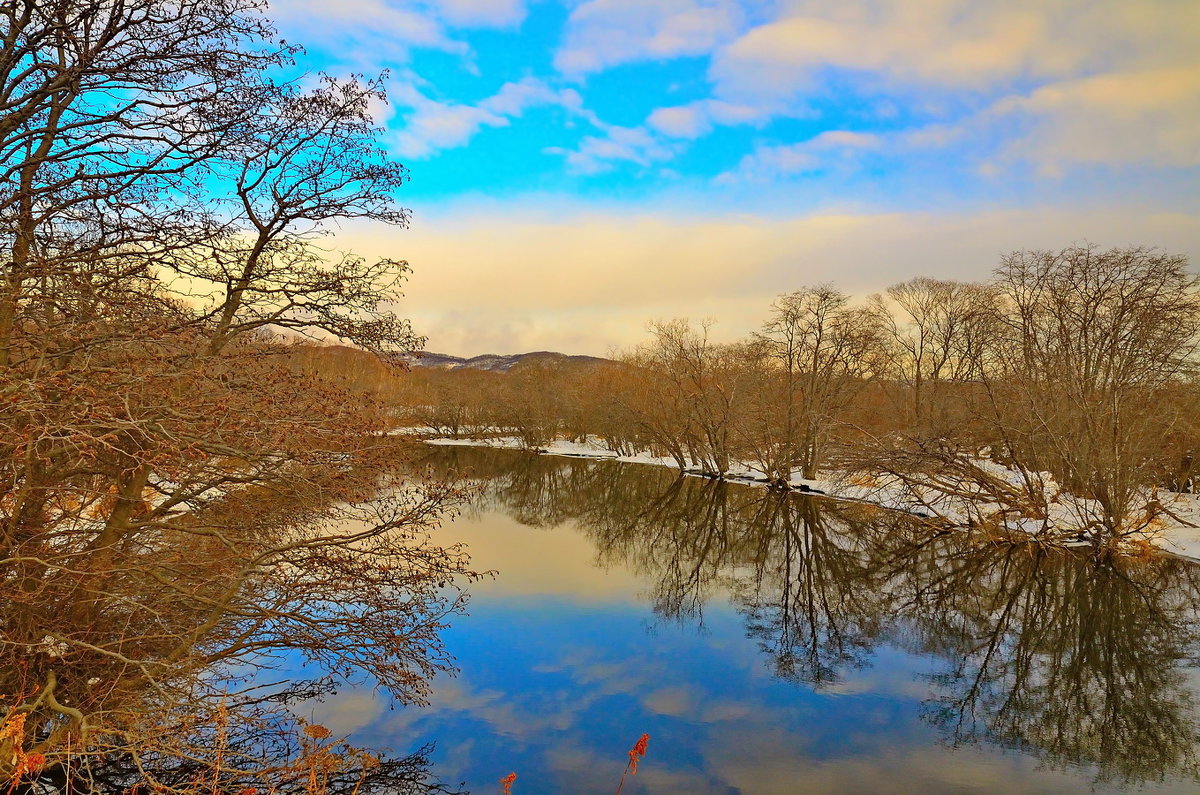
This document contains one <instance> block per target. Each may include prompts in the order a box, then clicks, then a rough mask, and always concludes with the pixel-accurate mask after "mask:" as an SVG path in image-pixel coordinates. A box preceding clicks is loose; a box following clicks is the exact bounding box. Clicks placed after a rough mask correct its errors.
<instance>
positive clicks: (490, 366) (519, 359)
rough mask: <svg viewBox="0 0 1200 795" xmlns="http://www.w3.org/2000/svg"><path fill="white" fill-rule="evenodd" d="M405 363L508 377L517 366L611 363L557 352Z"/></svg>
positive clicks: (436, 357) (428, 354)
mask: <svg viewBox="0 0 1200 795" xmlns="http://www.w3.org/2000/svg"><path fill="white" fill-rule="evenodd" d="M405 359H406V361H407V362H408V363H409V364H410V365H411V366H413V367H433V368H437V369H439V370H487V371H489V372H494V373H507V372H508V371H509V370H511V369H512V368H513V367H515V366H516V365H518V364H520V365H530V364H533V365H537V364H601V363H603V362H607V361H609V360H608V359H602V358H600V357H599V356H570V355H568V354H565V353H557V352H555V351H531V352H530V353H513V354H509V355H500V354H495V353H485V354H482V355H480V356H472V357H471V358H469V359H464V358H463V357H461V356H451V355H449V354H446V353H434V352H433V351H419V352H417V353H415V354H412V355H410V356H407V357H405Z"/></svg>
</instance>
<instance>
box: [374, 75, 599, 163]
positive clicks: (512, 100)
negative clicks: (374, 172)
mask: <svg viewBox="0 0 1200 795" xmlns="http://www.w3.org/2000/svg"><path fill="white" fill-rule="evenodd" d="M392 93H393V95H394V98H395V100H396V102H397V104H399V105H402V106H407V107H408V108H410V109H411V111H410V112H409V113H408V114H407V115H406V116H405V117H404V118H403V119H402V120H401V121H398V122H396V123H394V124H393V125H392V126H393V127H394V128H396V132H394V133H393V134H392V135H391V137H390V140H389V147H390V148H391V149H392V150H393V151H394V152H395V153H396V154H398V155H400V156H401V157H407V158H421V157H428V156H430V155H432V154H434V153H436V152H438V151H441V150H443V149H453V148H455V147H459V146H463V145H465V144H466V143H468V142H469V141H470V140H471V138H473V137H474V136H475V134H476V133H478V132H479V131H480V130H481V129H483V128H484V127H506V126H508V124H509V123H510V121H511V119H513V118H516V117H519V116H521V115H522V114H523V113H524V112H525V110H526V109H528V108H531V107H536V106H539V105H551V104H564V105H570V104H572V103H573V101H574V99H575V98H576V97H577V95H575V94H574V92H571V93H570V94H564V92H559V91H556V90H554V89H551V88H550V87H549V86H547V85H546V84H545V83H543V82H542V81H540V80H538V79H536V78H531V77H527V78H525V79H523V80H520V81H518V82H515V83H505V84H504V85H503V86H501V87H500V90H499V91H498V92H497V93H496V94H494V95H492V96H491V97H488V98H487V99H484V100H483V101H481V102H480V103H478V104H477V105H464V104H459V103H453V102H439V101H437V100H433V99H430V98H428V97H426V96H425V95H424V94H422V93H421V92H420V91H419V90H418V89H417V88H416V87H415V86H413V85H412V84H402V85H400V86H399V87H398V88H396V89H394V90H393V91H392Z"/></svg>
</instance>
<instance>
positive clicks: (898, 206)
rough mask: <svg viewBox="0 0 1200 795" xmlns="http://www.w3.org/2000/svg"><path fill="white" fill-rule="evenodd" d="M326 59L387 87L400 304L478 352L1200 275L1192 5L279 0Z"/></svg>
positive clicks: (438, 342) (1196, 22)
mask: <svg viewBox="0 0 1200 795" xmlns="http://www.w3.org/2000/svg"><path fill="white" fill-rule="evenodd" d="M271 15H272V17H273V18H274V20H275V21H276V23H277V25H278V27H279V30H280V32H281V34H282V35H283V36H284V38H286V39H287V40H288V41H293V42H297V43H300V44H302V45H303V46H304V47H305V54H304V55H303V56H301V60H300V66H301V67H303V68H304V69H308V70H312V71H324V72H327V73H329V74H333V75H336V76H346V75H349V74H361V75H368V76H374V75H377V74H379V73H381V72H386V73H387V77H386V79H385V85H386V87H387V90H388V95H389V102H388V104H386V105H380V107H379V108H378V110H377V120H378V122H379V123H380V124H381V126H382V127H383V128H384V133H383V142H384V144H385V145H386V147H387V149H388V150H389V152H391V153H392V154H393V155H394V156H395V157H396V158H397V159H398V160H399V161H400V162H402V163H404V164H405V165H406V166H407V167H408V169H409V171H410V181H409V182H408V184H407V185H406V186H405V187H404V189H403V190H402V192H401V193H400V195H399V196H398V199H399V200H400V203H401V204H402V205H403V206H405V207H407V208H409V209H411V211H412V221H411V225H410V227H409V228H408V229H397V228H393V227H387V226H382V225H375V224H363V223H358V224H347V225H344V226H342V227H340V228H339V229H338V230H337V231H336V237H335V245H337V246H338V247H339V248H345V249H350V250H353V251H355V252H357V253H359V254H363V255H365V256H389V257H395V258H399V259H405V260H407V261H408V262H409V263H410V264H411V266H412V268H413V274H412V277H411V279H410V281H409V284H408V287H407V289H406V298H405V300H404V301H403V303H402V304H401V305H400V307H399V311H400V312H401V313H403V314H404V315H406V316H408V317H410V318H412V320H413V323H414V326H415V327H416V330H417V331H418V333H421V334H424V335H426V336H428V338H429V341H428V345H427V347H428V348H429V349H430V350H436V351H440V352H445V353H451V354H456V355H468V356H469V355H476V354H481V353H517V352H522V351H528V350H559V351H563V352H566V353H585V354H595V355H606V354H609V353H612V352H614V351H618V350H623V349H627V348H629V347H631V346H633V345H636V344H638V343H639V342H641V341H643V340H644V339H645V338H646V336H647V331H646V329H647V324H648V323H649V322H650V321H652V320H656V319H668V318H673V317H689V318H695V319H699V318H712V319H715V320H716V321H717V323H716V326H715V327H714V332H715V334H716V336H717V337H718V338H721V339H729V340H732V339H736V338H738V337H741V336H743V335H745V334H746V333H748V332H749V331H751V330H753V329H754V328H756V327H757V326H759V325H760V324H761V322H762V321H763V319H764V317H765V315H766V313H767V310H768V306H769V305H770V303H771V301H772V299H773V298H774V297H775V296H777V295H779V294H782V293H787V292H791V291H794V290H798V289H801V288H803V287H806V286H810V285H814V284H821V283H827V282H832V283H833V284H834V285H836V286H837V287H839V288H841V289H843V290H844V291H846V292H848V293H850V294H852V295H855V296H866V295H868V294H870V293H872V292H876V291H879V290H882V289H884V288H886V287H887V286H888V285H889V284H893V283H895V282H898V281H903V280H905V279H908V278H911V277H913V276H918V275H923V276H934V277H939V278H959V279H967V280H978V279H985V278H987V276H988V274H989V273H990V272H991V270H992V269H993V268H994V267H995V265H996V263H997V262H998V260H999V258H1000V256H1001V255H1002V254H1003V253H1004V252H1007V251H1012V250H1016V249H1028V248H1062V247H1064V246H1067V245H1071V244H1075V243H1081V242H1092V243H1094V244H1096V245H1100V246H1120V245H1129V244H1145V245H1154V246H1159V247H1161V248H1163V249H1164V250H1166V251H1169V252H1171V253H1182V254H1186V255H1188V256H1189V257H1190V258H1191V260H1192V262H1193V265H1194V267H1197V266H1200V3H1197V2H1195V0H1137V1H1126V2H1116V1H1115V0H1029V1H1027V0H1007V1H1006V2H1003V3H997V2H992V1H990V0H894V1H893V0H740V2H739V1H738V0H583V1H582V2H580V1H579V0H338V2H327V0H271Z"/></svg>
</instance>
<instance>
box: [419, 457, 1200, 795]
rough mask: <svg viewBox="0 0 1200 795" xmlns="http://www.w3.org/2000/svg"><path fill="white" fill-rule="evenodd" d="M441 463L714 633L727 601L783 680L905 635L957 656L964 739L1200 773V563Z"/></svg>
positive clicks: (480, 461) (1067, 758) (490, 461)
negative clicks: (708, 620) (1195, 671)
mask: <svg viewBox="0 0 1200 795" xmlns="http://www.w3.org/2000/svg"><path fill="white" fill-rule="evenodd" d="M431 461H432V462H434V463H435V465H438V466H448V467H451V468H454V469H456V470H458V471H460V472H469V473H471V474H472V475H473V476H474V477H476V478H478V479H479V480H480V481H481V482H483V483H484V484H485V489H484V493H483V495H482V496H481V498H480V499H479V501H478V502H477V506H478V507H479V508H480V509H484V508H487V509H496V508H498V509H501V510H504V511H506V512H508V513H509V514H511V515H512V516H513V517H514V518H516V519H518V520H519V521H521V522H523V523H525V524H529V525H533V526H557V525H559V524H562V523H563V522H566V521H568V520H571V521H574V522H575V523H576V524H578V526H579V527H580V528H582V530H583V532H585V533H586V534H587V535H588V536H590V538H591V540H592V541H593V542H594V543H595V545H596V547H597V550H598V558H599V560H598V562H599V564H600V565H602V566H605V567H610V566H623V567H627V568H629V569H631V570H633V571H635V572H637V573H639V574H642V575H646V576H648V577H649V578H650V579H651V580H652V581H653V582H654V583H655V585H654V592H653V607H654V610H655V612H656V613H657V614H658V615H659V616H660V617H662V618H663V619H668V620H674V621H686V622H695V623H698V624H702V623H703V620H704V616H703V611H704V605H705V603H706V601H708V600H709V599H711V598H713V597H720V595H721V594H724V593H727V594H729V595H730V597H731V599H732V602H733V605H734V607H735V608H736V610H737V611H738V612H739V613H740V614H741V615H742V616H743V618H744V620H745V625H746V628H747V631H748V633H749V634H750V635H751V636H752V637H754V638H755V639H757V641H758V643H759V646H760V648H761V649H762V651H763V653H764V654H765V655H767V657H768V659H769V661H770V665H771V666H772V669H773V672H774V674H775V675H776V676H778V677H780V678H784V679H787V680H792V681H795V682H798V683H803V684H805V685H807V686H809V687H812V688H815V689H822V688H828V687H830V686H833V685H835V684H836V683H838V682H839V680H840V679H841V678H842V677H843V676H844V675H845V674H846V673H847V672H848V671H849V670H852V669H855V668H861V667H864V666H869V665H870V664H871V661H872V656H873V652H874V650H875V649H876V648H877V647H878V646H879V645H881V644H889V645H892V646H897V647H900V648H903V649H905V650H907V651H910V652H913V653H917V654H927V655H931V656H932V657H933V658H935V659H936V660H939V661H941V663H940V666H939V667H940V669H941V670H940V671H939V672H938V673H936V674H934V675H933V676H930V677H928V679H929V681H928V682H927V685H928V696H927V698H926V700H925V701H924V717H925V719H926V720H927V721H928V722H929V723H931V724H932V725H934V726H937V727H938V728H939V729H940V731H941V733H942V736H943V737H944V739H945V741H946V742H947V743H950V744H954V745H958V744H964V743H978V742H990V743H997V744H1000V745H1002V746H1004V747H1009V748H1015V749H1020V750H1021V751H1024V752H1026V753H1030V754H1032V755H1034V756H1036V757H1037V758H1039V759H1040V760H1041V761H1042V763H1043V764H1045V765H1047V766H1050V767H1065V766H1073V765H1091V766H1095V768H1096V770H1097V771H1098V776H1099V778H1100V779H1101V780H1104V781H1110V782H1124V783H1136V782H1145V781H1156V780H1163V779H1165V778H1168V777H1174V776H1184V777H1188V778H1196V779H1197V780H1200V763H1198V757H1197V746H1198V744H1200V734H1198V730H1197V727H1198V721H1197V714H1196V709H1195V703H1194V701H1195V699H1194V693H1193V690H1192V689H1191V687H1190V686H1189V683H1188V676H1189V669H1192V668H1193V667H1194V666H1196V665H1197V647H1198V636H1200V630H1198V628H1197V624H1196V618H1197V616H1198V615H1200V566H1196V565H1194V564H1191V563H1189V562H1187V561H1183V560H1179V559H1175V558H1170V557H1165V556H1161V557H1154V558H1150V559H1128V558H1110V559H1101V560H1098V559H1096V558H1094V557H1091V556H1087V555H1082V554H1073V553H1070V552H1066V551H1047V550H1044V549H1038V548H1036V547H1032V546H1020V545H1011V544H994V543H985V542H982V541H980V540H979V539H972V538H970V537H969V536H968V535H967V534H966V533H951V534H946V533H942V534H937V533H934V532H931V531H930V530H929V529H928V528H927V527H926V526H924V525H922V524H921V523H920V522H919V521H917V520H914V519H912V518H911V517H907V516H903V515H900V514H896V513H889V512H885V511H880V510H877V509H874V508H872V507H870V506H864V505H857V504H851V503H839V502H835V501H831V500H824V499H818V498H813V497H806V496H803V495H794V494H793V495H787V494H778V493H773V492H769V491H767V490H765V489H757V488H748V487H744V486H739V485H734V484H728V483H723V482H717V481H712V480H704V479H699V478H678V477H676V476H675V475H674V474H673V473H671V472H669V471H666V470H660V469H658V468H656V467H648V466H638V465H625V464H618V463H613V462H592V461H585V460H577V459H569V458H560V457H552V456H531V455H528V454H520V453H514V452H510V451H487V450H471V449H461V448H459V449H455V450H453V451H439V452H438V453H436V454H434V455H433V456H432V458H431Z"/></svg>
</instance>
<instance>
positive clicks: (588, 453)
mask: <svg viewBox="0 0 1200 795" xmlns="http://www.w3.org/2000/svg"><path fill="white" fill-rule="evenodd" d="M406 431H407V432H409V433H411V434H412V435H413V436H415V437H417V438H419V439H420V440H421V441H422V442H423V443H425V444H428V445H431V446H435V447H486V448H492V449H497V450H516V451H519V452H525V453H533V454H536V455H553V456H559V457H562V458H582V459H588V460H592V461H616V462H618V463H624V464H646V465H651V466H660V467H666V468H668V469H673V470H675V471H677V472H680V475H681V476H683V477H700V478H708V479H712V480H726V481H729V482H731V483H738V484H741V485H744V486H756V487H759V488H769V487H770V481H769V480H768V479H767V478H766V477H765V476H764V475H762V474H761V473H758V472H756V471H755V470H753V469H751V468H750V467H747V466H745V465H741V466H740V467H739V468H737V469H731V470H730V471H729V472H727V473H725V474H724V475H723V476H721V477H718V476H716V475H711V474H708V473H704V472H700V471H698V470H688V469H684V470H682V471H680V469H679V465H678V462H676V461H675V459H673V458H670V457H664V456H652V455H649V454H646V453H641V454H637V455H632V456H623V455H619V454H617V453H616V452H613V451H612V450H607V449H604V448H600V447H596V446H595V445H590V444H579V443H576V442H567V441H562V440H559V441H555V442H552V443H551V444H550V445H548V446H546V447H540V448H529V447H527V446H525V445H524V444H523V443H522V442H521V441H520V440H519V439H518V438H516V437H512V436H505V437H496V438H491V439H452V438H446V437H433V438H431V436H430V435H429V433H428V431H427V430H426V429H417V428H413V429H397V430H396V431H394V432H393V433H403V432H406ZM422 431H425V432H424V433H423V432H422ZM788 485H789V487H790V488H789V490H790V491H793V492H795V493H797V494H806V495H808V496H811V497H822V498H825V499H830V500H839V501H842V502H857V503H863V504H867V505H874V506H876V507H879V508H882V509H885V510H890V511H899V512H901V513H906V514H909V515H911V516H913V517H916V518H924V519H928V518H931V517H930V515H929V514H928V513H926V512H924V511H921V510H917V509H916V508H915V506H911V505H904V504H902V503H896V504H889V503H888V502H887V501H886V500H884V499H878V498H876V499H872V498H871V497H870V496H867V495H866V494H863V495H854V494H846V493H839V492H838V491H837V490H836V484H835V483H834V482H833V481H829V480H822V479H817V480H807V479H804V478H797V477H793V478H792V479H791V480H789V481H788ZM1168 493H1171V494H1174V493H1173V492H1168ZM1174 497H1175V499H1174V500H1173V502H1172V505H1173V506H1174V507H1176V508H1178V507H1180V503H1185V505H1184V506H1183V507H1184V510H1183V511H1182V513H1185V514H1190V515H1193V516H1196V517H1197V518H1200V495H1192V494H1174ZM1177 512H1180V511H1177ZM947 522H948V526H949V527H956V526H957V527H961V526H963V525H961V524H959V525H956V524H955V523H954V522H952V521H950V520H947ZM1147 540H1148V542H1149V543H1150V545H1151V546H1153V547H1154V548H1155V550H1157V551H1158V552H1160V553H1162V554H1166V555H1172V556H1174V557H1178V558H1183V559H1184V560H1188V561H1192V562H1195V563H1200V528H1196V527H1187V526H1186V525H1183V524H1177V523H1176V524H1170V525H1165V526H1163V527H1162V528H1160V529H1159V531H1158V532H1156V533H1154V534H1151V535H1148V538H1147ZM1063 546H1068V547H1079V546H1090V545H1089V544H1088V543H1087V542H1075V543H1070V542H1068V543H1064V544H1063Z"/></svg>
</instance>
